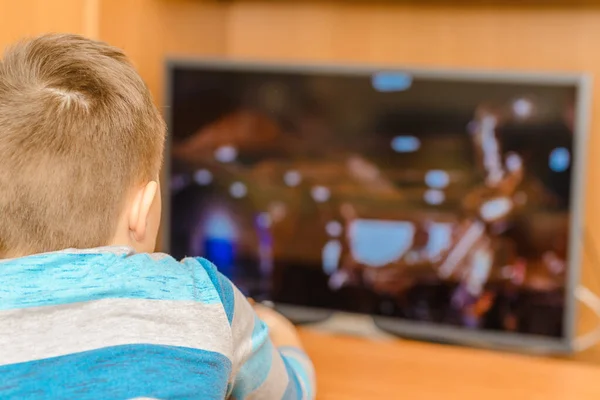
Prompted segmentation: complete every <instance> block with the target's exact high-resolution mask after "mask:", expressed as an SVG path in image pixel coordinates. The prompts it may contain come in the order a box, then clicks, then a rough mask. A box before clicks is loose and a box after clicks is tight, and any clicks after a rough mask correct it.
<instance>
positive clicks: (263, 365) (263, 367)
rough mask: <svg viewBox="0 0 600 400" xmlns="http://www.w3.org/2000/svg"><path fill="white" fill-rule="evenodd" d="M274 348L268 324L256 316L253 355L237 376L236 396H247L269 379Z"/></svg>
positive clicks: (234, 391)
mask: <svg viewBox="0 0 600 400" xmlns="http://www.w3.org/2000/svg"><path fill="white" fill-rule="evenodd" d="M274 350H275V349H274V347H273V344H272V343H271V340H270V339H269V330H268V328H267V326H266V325H265V323H264V322H262V321H261V320H260V319H259V318H258V316H256V317H255V318H254V330H253V332H252V355H251V357H250V358H249V359H248V361H246V363H245V364H244V365H242V367H241V368H240V370H239V372H238V374H237V376H236V380H235V383H234V389H233V392H232V395H233V397H234V398H236V399H245V398H247V397H248V395H249V394H250V393H252V392H254V391H255V390H256V389H258V388H259V387H260V386H261V385H262V384H263V383H264V382H265V381H266V380H267V377H268V376H269V372H270V371H271V366H272V363H273V352H274Z"/></svg>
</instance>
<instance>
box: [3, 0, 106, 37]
mask: <svg viewBox="0 0 600 400" xmlns="http://www.w3.org/2000/svg"><path fill="white" fill-rule="evenodd" d="M98 1H100V0H52V1H47V0H18V1H15V0H0V49H3V48H4V47H5V46H7V45H8V44H10V43H13V42H14V41H16V40H19V39H21V38H23V37H27V36H35V35H39V34H41V33H47V32H74V33H80V34H85V35H88V36H92V37H93V36H95V27H96V15H95V13H94V9H95V7H96V6H97V4H98Z"/></svg>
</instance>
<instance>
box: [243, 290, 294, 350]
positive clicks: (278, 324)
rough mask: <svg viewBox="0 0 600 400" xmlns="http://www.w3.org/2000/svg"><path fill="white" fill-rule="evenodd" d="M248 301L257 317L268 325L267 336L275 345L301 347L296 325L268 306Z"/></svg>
mask: <svg viewBox="0 0 600 400" xmlns="http://www.w3.org/2000/svg"><path fill="white" fill-rule="evenodd" d="M249 301H250V304H253V306H254V311H255V312H256V314H257V315H258V317H259V318H260V319H261V320H263V322H264V323H265V324H267V326H268V327H269V336H270V337H271V341H272V342H273V344H274V345H275V346H276V347H285V346H292V347H297V348H302V343H301V342H300V338H299V337H298V333H297V332H296V327H295V326H294V325H293V324H292V323H291V322H290V321H289V320H288V319H287V318H285V317H284V316H283V315H281V314H279V313H278V312H277V311H275V310H273V309H271V308H269V307H265V306H263V305H262V304H256V303H254V302H253V301H251V300H249Z"/></svg>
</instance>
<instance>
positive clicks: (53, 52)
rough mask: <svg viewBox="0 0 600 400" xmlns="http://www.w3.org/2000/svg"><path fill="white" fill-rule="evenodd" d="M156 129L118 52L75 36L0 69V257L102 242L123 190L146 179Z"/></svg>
mask: <svg viewBox="0 0 600 400" xmlns="http://www.w3.org/2000/svg"><path fill="white" fill-rule="evenodd" d="M164 137H165V126H164V122H163V119H162V118H161V116H160V113H159V112H158V110H157V109H156V107H155V106H154V104H153V102H152V98H151V95H150V92H149V91H148V88H147V87H146V85H145V84H144V82H143V81H142V79H141V77H140V76H139V75H138V73H137V72H136V70H135V69H134V67H133V66H132V65H131V64H130V62H129V61H128V60H127V57H126V56H125V54H124V53H123V52H122V51H121V50H119V49H117V48H115V47H112V46H109V45H107V44H105V43H101V42H96V41H92V40H89V39H86V38H84V37H81V36H77V35H67V34H53V35H44V36H40V37H38V38H35V39H32V40H28V41H24V42H22V43H19V44H17V45H15V46H14V47H12V48H10V49H8V50H7V51H6V52H5V54H4V58H3V60H2V61H1V62H0V258H1V257H7V256H11V255H24V254H33V253H40V252H47V251H54V250H60V249H65V248H90V247H97V246H102V245H106V244H108V242H109V241H110V240H111V239H112V237H113V235H114V234H115V231H116V225H117V222H118V218H119V214H120V212H121V209H122V207H123V204H124V201H125V198H126V196H127V194H128V193H129V190H130V189H131V188H132V187H134V185H136V184H142V183H144V182H147V181H149V180H152V179H156V178H157V175H158V173H159V170H160V166H161V162H162V153H163V142H164Z"/></svg>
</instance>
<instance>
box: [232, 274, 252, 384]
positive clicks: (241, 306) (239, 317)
mask: <svg viewBox="0 0 600 400" xmlns="http://www.w3.org/2000/svg"><path fill="white" fill-rule="evenodd" d="M233 301H234V309H233V319H232V321H231V331H232V335H233V348H234V351H235V353H234V354H233V358H232V362H233V368H232V371H231V377H232V379H235V376H236V375H237V373H238V372H239V370H240V368H241V367H242V366H243V365H244V364H245V363H246V361H247V360H248V358H249V357H250V355H251V354H252V331H254V319H255V316H256V314H255V312H254V309H253V308H252V306H251V305H250V303H249V302H248V300H247V299H246V296H244V295H243V294H242V292H240V291H239V289H238V288H236V287H235V286H234V287H233Z"/></svg>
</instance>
